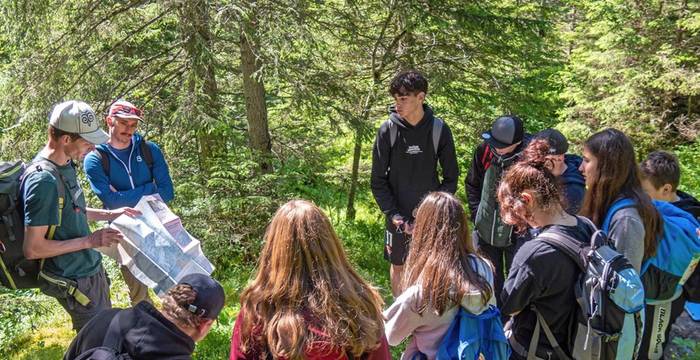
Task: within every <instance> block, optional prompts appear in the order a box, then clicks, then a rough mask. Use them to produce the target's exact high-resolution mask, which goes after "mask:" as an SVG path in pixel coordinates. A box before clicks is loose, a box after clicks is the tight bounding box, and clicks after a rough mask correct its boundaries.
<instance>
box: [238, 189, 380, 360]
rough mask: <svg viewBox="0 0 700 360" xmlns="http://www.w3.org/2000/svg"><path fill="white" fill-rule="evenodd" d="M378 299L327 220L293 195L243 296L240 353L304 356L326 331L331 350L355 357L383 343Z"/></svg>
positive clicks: (275, 219)
mask: <svg viewBox="0 0 700 360" xmlns="http://www.w3.org/2000/svg"><path fill="white" fill-rule="evenodd" d="M382 306H383V300H382V298H381V296H380V295H379V293H378V292H377V290H376V289H375V288H374V287H372V286H370V285H369V284H368V283H367V282H365V281H364V280H363V279H362V278H361V277H360V276H359V275H358V274H357V272H355V270H353V268H352V266H351V265H350V263H349V262H348V260H347V257H346V255H345V251H344V250H343V247H342V245H341V243H340V239H339V238H338V236H337V235H336V233H335V231H334V230H333V227H332V226H331V223H330V221H329V219H328V217H327V216H326V215H325V214H324V213H323V212H322V211H321V209H319V208H318V207H317V206H316V205H314V204H312V203H310V202H308V201H304V200H293V201H290V202H288V203H286V204H285V205H283V206H282V207H280V208H279V209H278V210H277V212H276V213H275V216H274V217H273V218H272V221H271V223H270V225H269V226H268V228H267V231H266V233H265V246H264V247H263V250H262V253H261V255H260V260H259V264H258V270H257V274H256V275H255V278H254V280H253V281H252V282H251V283H250V284H249V285H248V287H247V288H246V289H245V290H244V291H243V293H242V294H241V312H242V314H243V315H242V320H241V321H242V323H241V339H242V346H241V351H242V352H244V353H258V352H262V353H263V356H266V354H270V355H272V356H273V357H274V358H285V359H290V360H296V359H302V358H304V352H305V349H307V348H309V347H310V346H311V344H312V343H313V342H315V341H317V340H318V335H317V334H315V333H314V332H313V331H311V330H310V329H309V328H310V327H314V328H317V329H320V330H322V331H323V332H324V333H325V334H327V338H324V342H326V343H328V345H329V346H328V349H329V351H330V350H332V349H338V350H340V351H343V352H347V353H350V354H352V355H354V356H355V357H356V358H359V357H360V356H361V355H362V354H363V353H365V352H368V351H371V350H374V349H375V348H376V347H378V346H379V345H380V339H381V337H382V335H383V334H384V323H383V317H382Z"/></svg>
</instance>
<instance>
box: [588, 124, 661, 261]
mask: <svg viewBox="0 0 700 360" xmlns="http://www.w3.org/2000/svg"><path fill="white" fill-rule="evenodd" d="M583 146H584V148H585V149H586V150H587V151H588V152H590V153H591V154H592V155H593V156H595V158H596V159H597V160H598V168H597V169H596V177H595V179H593V181H587V183H589V184H591V185H590V187H589V188H588V189H587V190H586V196H585V197H584V198H583V206H582V207H581V215H583V216H586V217H588V218H589V219H591V220H592V221H593V223H595V224H596V225H597V226H601V225H602V224H603V221H604V220H605V216H606V214H607V212H608V209H610V206H611V205H612V204H613V203H614V202H615V200H617V199H618V198H620V197H626V198H630V199H632V200H633V201H634V202H635V203H636V205H637V206H636V209H637V211H638V212H639V216H640V217H641V218H642V223H643V224H644V257H645V258H648V257H650V256H653V255H654V253H656V245H657V242H658V240H657V237H658V236H659V235H660V234H661V233H662V232H663V223H662V221H663V220H662V219H661V217H660V216H659V212H658V211H657V210H656V208H655V207H654V205H653V204H652V202H651V198H649V195H647V194H646V193H645V192H644V190H643V189H642V183H641V180H640V178H641V177H640V170H639V167H638V166H637V162H636V161H635V156H634V147H633V146H632V142H630V140H629V138H627V136H626V135H625V134H624V133H623V132H622V131H620V130H617V129H606V130H603V131H600V132H598V133H595V134H593V135H592V136H591V137H589V138H588V140H586V142H585V143H584V145H583Z"/></svg>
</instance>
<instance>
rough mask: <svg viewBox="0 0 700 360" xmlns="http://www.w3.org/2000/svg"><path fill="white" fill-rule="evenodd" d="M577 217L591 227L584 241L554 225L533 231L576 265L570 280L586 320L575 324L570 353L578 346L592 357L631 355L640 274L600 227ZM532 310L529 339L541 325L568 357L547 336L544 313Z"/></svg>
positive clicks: (639, 324) (637, 330)
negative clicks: (574, 279)
mask: <svg viewBox="0 0 700 360" xmlns="http://www.w3.org/2000/svg"><path fill="white" fill-rule="evenodd" d="M578 219H579V220H581V221H583V222H585V223H586V224H587V225H588V226H589V227H590V228H591V230H592V234H593V235H592V236H591V242H590V243H589V244H582V243H580V242H579V241H577V240H574V239H572V238H571V237H570V236H569V235H566V234H563V233H559V232H555V231H545V232H543V233H541V234H540V235H539V236H538V237H537V239H541V240H542V241H544V242H546V243H547V244H550V245H552V246H554V247H555V248H557V249H558V250H560V251H562V252H563V253H565V254H566V255H568V256H569V257H570V258H571V259H572V260H573V261H574V262H575V263H576V264H577V265H578V267H579V268H580V269H581V276H580V277H579V279H578V282H577V283H576V284H575V285H574V286H575V290H576V301H577V302H578V304H579V306H580V314H579V315H580V320H581V321H582V323H583V324H585V325H583V324H582V325H580V326H579V328H578V332H577V334H576V339H575V343H576V344H574V356H575V357H576V351H577V349H578V350H586V351H590V354H591V356H590V358H591V359H636V358H637V353H638V351H639V347H640V345H641V341H642V331H643V329H644V287H643V285H642V280H641V278H640V276H639V273H637V272H636V271H635V270H634V268H633V267H632V265H631V264H630V262H629V261H628V260H627V258H625V257H624V255H622V254H620V253H619V252H617V251H616V250H615V248H614V247H613V246H612V245H611V244H610V242H609V240H608V238H607V236H606V235H605V233H604V232H603V231H601V230H598V229H597V228H596V226H595V225H594V224H593V223H592V222H591V221H590V220H588V219H587V218H585V217H582V216H578ZM533 310H534V312H535V313H536V314H537V318H538V319H537V326H536V330H535V335H533V342H534V343H535V344H537V343H536V342H535V341H534V338H535V337H539V328H540V326H541V327H542V329H543V330H544V331H545V334H546V335H547V338H548V340H549V342H550V344H551V345H552V347H553V348H554V349H555V351H557V355H558V356H559V357H560V358H562V359H568V357H567V356H566V355H565V354H563V352H562V351H561V348H560V347H559V344H557V342H556V340H555V339H554V338H553V336H551V331H550V330H549V326H548V325H547V323H546V322H545V321H544V318H542V316H541V315H540V313H539V312H538V311H537V309H534V308H533ZM591 340H593V341H591ZM577 344H578V345H581V346H577ZM589 349H590V350H589Z"/></svg>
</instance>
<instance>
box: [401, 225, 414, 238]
mask: <svg viewBox="0 0 700 360" xmlns="http://www.w3.org/2000/svg"><path fill="white" fill-rule="evenodd" d="M413 228H414V224H413V223H410V222H404V223H403V232H405V233H406V234H408V235H411V234H413Z"/></svg>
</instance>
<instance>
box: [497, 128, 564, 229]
mask: <svg viewBox="0 0 700 360" xmlns="http://www.w3.org/2000/svg"><path fill="white" fill-rule="evenodd" d="M549 154H550V146H549V143H548V142H547V141H546V140H544V139H537V140H534V141H532V142H531V143H530V144H529V145H528V146H527V147H526V148H525V151H524V152H523V155H522V157H521V159H520V161H519V162H518V163H516V164H515V165H513V166H512V167H511V168H510V169H508V170H507V171H506V173H505V175H504V176H503V178H502V180H501V184H500V185H499V187H498V202H499V204H500V207H501V218H502V219H503V221H504V222H505V223H506V224H510V225H513V226H515V228H516V230H517V231H518V232H520V233H522V232H524V231H525V230H526V229H527V227H528V223H527V220H528V219H530V218H531V217H532V213H531V211H530V210H529V209H528V207H527V206H525V205H526V204H525V201H524V200H523V199H522V197H521V194H522V193H523V191H525V190H530V191H532V192H534V195H535V197H536V200H537V205H538V206H539V207H540V208H541V209H542V210H544V211H547V210H552V209H562V208H563V207H564V206H563V200H562V191H561V185H560V183H559V180H558V179H557V177H556V176H554V175H553V174H552V171H551V170H550V167H551V160H549V159H548V158H547V155H549Z"/></svg>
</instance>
